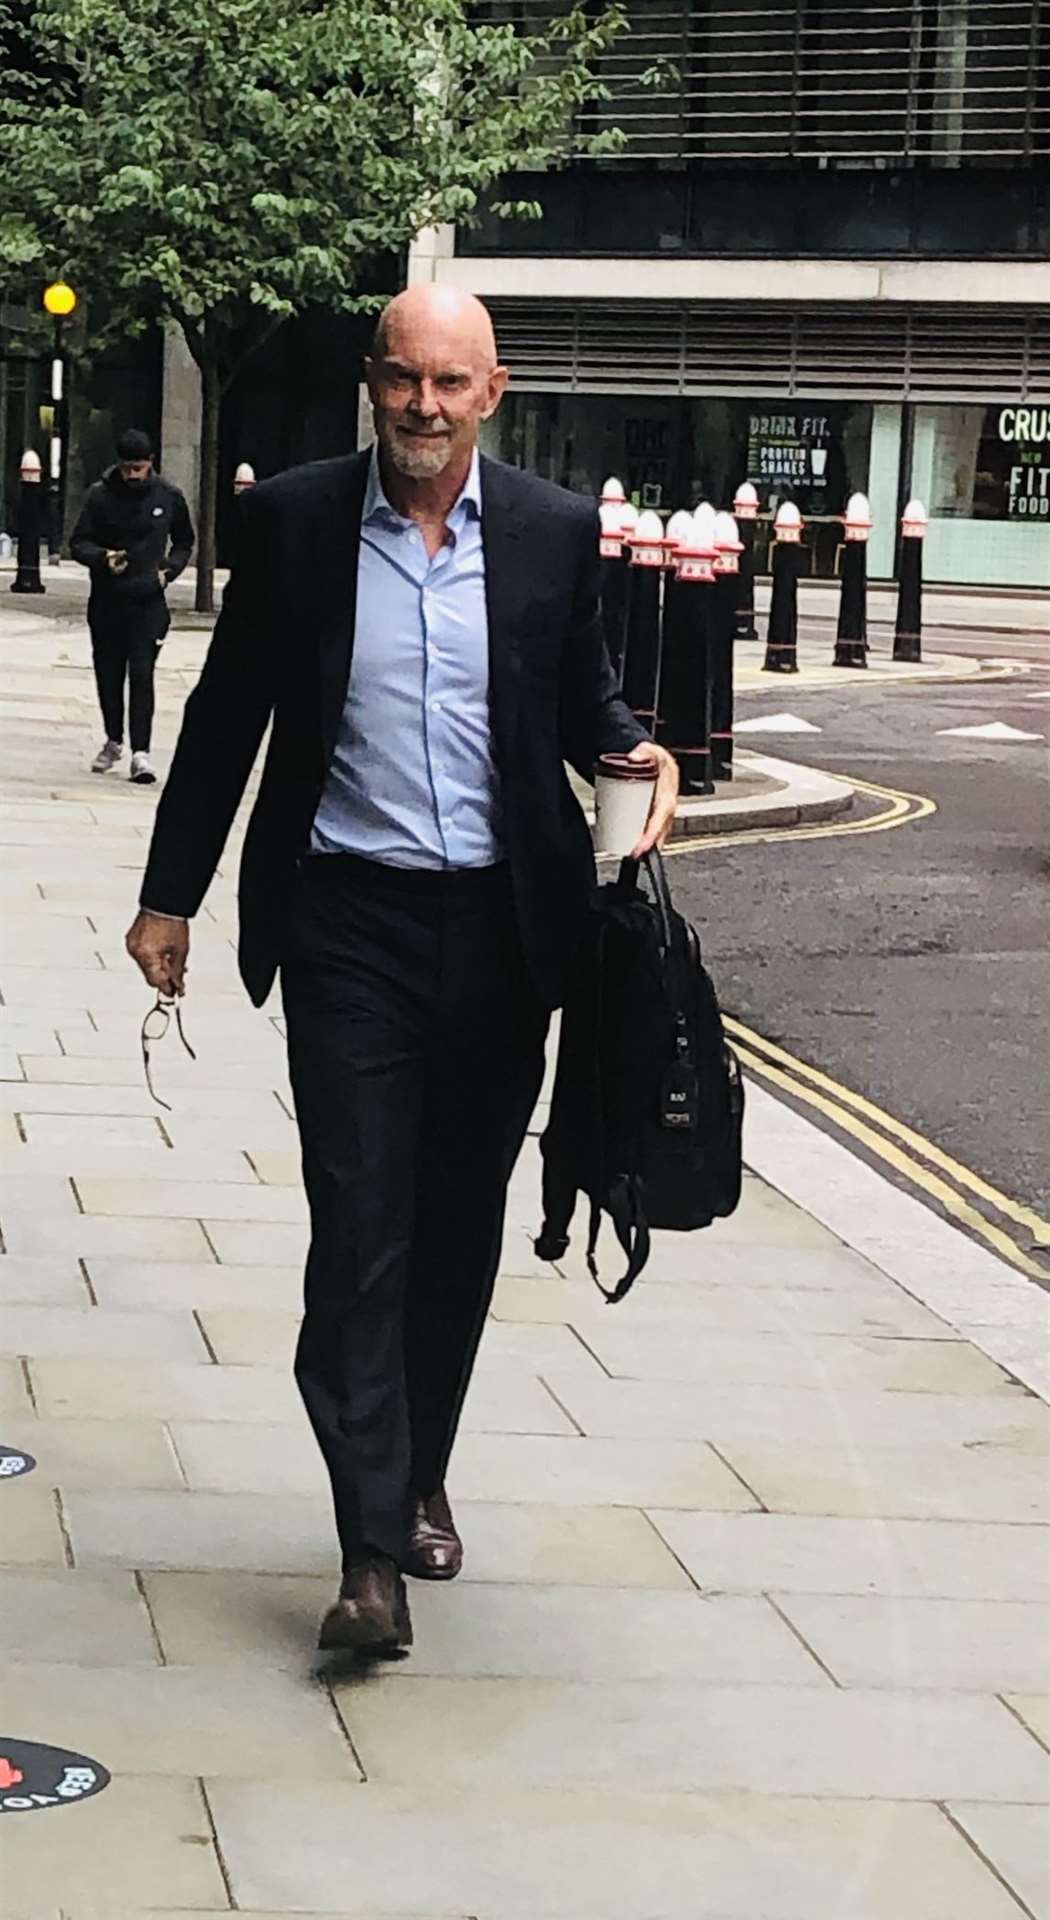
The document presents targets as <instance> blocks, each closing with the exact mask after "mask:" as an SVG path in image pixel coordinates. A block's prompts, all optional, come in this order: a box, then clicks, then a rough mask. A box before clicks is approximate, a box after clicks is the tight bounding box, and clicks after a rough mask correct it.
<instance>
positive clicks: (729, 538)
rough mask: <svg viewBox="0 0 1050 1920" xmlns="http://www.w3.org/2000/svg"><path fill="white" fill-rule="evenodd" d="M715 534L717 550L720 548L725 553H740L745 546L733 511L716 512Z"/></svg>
mask: <svg viewBox="0 0 1050 1920" xmlns="http://www.w3.org/2000/svg"><path fill="white" fill-rule="evenodd" d="M714 536H715V548H716V550H718V549H720V550H721V551H722V552H723V553H739V552H740V551H741V549H742V548H743V544H744V543H743V541H742V540H741V538H740V535H739V533H738V531H737V524H736V521H735V520H734V518H733V516H732V514H731V513H716V514H715V525H714Z"/></svg>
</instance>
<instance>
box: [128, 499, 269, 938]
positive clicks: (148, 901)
mask: <svg viewBox="0 0 1050 1920" xmlns="http://www.w3.org/2000/svg"><path fill="white" fill-rule="evenodd" d="M273 685H274V661H273V655H272V640H271V629H270V623H269V619H268V569H267V540H266V532H265V513H264V502H263V501H262V500H261V499H260V498H259V497H258V496H257V495H254V496H253V497H252V501H251V513H250V514H247V513H246V514H245V515H244V518H243V522H242V543H241V547H240V552H239V558H238V564H237V566H236V568H235V570H234V572H233V573H232V574H231V576H230V580H229V584H228V586H227V588H226V592H225V595H224V598H223V605H222V611H221V613H220V614H219V618H218V620H217V621H216V623H215V633H214V635H213V637H212V642H211V646H210V647H209V649H208V657H207V659H206V661H205V663H204V669H203V671H202V673H201V677H200V679H199V681H198V682H197V685H196V687H195V688H194V691H193V692H192V693H191V694H190V697H189V699H188V700H187V702H186V710H185V713H184V715H183V720H182V729H181V731H180V733H179V739H178V745H177V746H176V748H175V756H174V759H173V760H172V764H171V772H170V773H169V775H168V779H167V783H166V785H165V788H164V792H163V795H162V796H161V801H160V805H159V807H158V808H157V818H156V824H155V826H154V829H153V839H152V841H151V844H150V851H149V860H148V863H147V867H146V875H145V879H144V880H143V883H142V891H141V894H140V896H139V898H140V904H141V905H142V906H143V907H148V908H151V909H152V910H153V911H154V912H158V913H168V914H179V915H183V916H185V917H186V918H187V919H189V918H191V917H192V915H193V914H195V913H196V911H197V909H198V907H199V906H200V904H201V901H202V900H203V898H204V895H205V894H206V892H207V890H208V887H209V886H210V884H211V881H212V879H213V878H214V875H215V870H216V868H217V866H218V864H219V860H220V858H221V856H222V850H223V847H224V846H225V844H226V837H227V834H228V833H229V831H230V827H231V825H232V824H233V817H234V815H235V813H236V811H237V808H238V805H239V803H240V800H241V797H242V795H243V793H244V789H245V787H246V785H247V783H248V775H249V774H250V772H251V770H252V766H253V764H254V761H255V757H256V754H257V753H258V751H259V745H260V742H261V740H262V737H263V734H264V733H265V731H266V727H267V723H268V721H269V718H270V713H271V710H272V707H273Z"/></svg>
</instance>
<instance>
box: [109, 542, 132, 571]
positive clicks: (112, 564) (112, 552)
mask: <svg viewBox="0 0 1050 1920" xmlns="http://www.w3.org/2000/svg"><path fill="white" fill-rule="evenodd" d="M127 564H128V552H127V548H126V547H107V548H106V565H107V567H108V568H109V570H110V573H124V572H125V571H126V569H127Z"/></svg>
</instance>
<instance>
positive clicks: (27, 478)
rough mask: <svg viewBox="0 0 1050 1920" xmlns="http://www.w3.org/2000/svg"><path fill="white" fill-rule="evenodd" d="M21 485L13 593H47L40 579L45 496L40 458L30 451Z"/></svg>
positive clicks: (30, 448)
mask: <svg viewBox="0 0 1050 1920" xmlns="http://www.w3.org/2000/svg"><path fill="white" fill-rule="evenodd" d="M21 472H22V485H21V488H20V490H19V501H18V571H17V572H16V574H15V577H14V579H13V580H12V582H11V592H12V593H46V592H47V588H46V587H45V585H44V582H43V581H42V580H41V578H40V534H41V523H42V521H43V517H44V515H43V508H44V494H43V488H42V486H41V468H40V455H39V454H38V453H35V452H34V451H33V449H32V447H27V448H26V451H25V453H24V454H23V455H22V469H21Z"/></svg>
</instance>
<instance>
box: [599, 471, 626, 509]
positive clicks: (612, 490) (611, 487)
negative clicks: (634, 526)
mask: <svg viewBox="0 0 1050 1920" xmlns="http://www.w3.org/2000/svg"><path fill="white" fill-rule="evenodd" d="M601 497H602V499H603V501H606V502H610V503H611V502H612V501H614V500H623V499H624V497H625V496H624V491H623V482H622V480H617V478H616V475H615V474H614V473H611V474H610V475H609V478H608V480H606V482H605V485H604V486H603V487H602V496H601Z"/></svg>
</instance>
